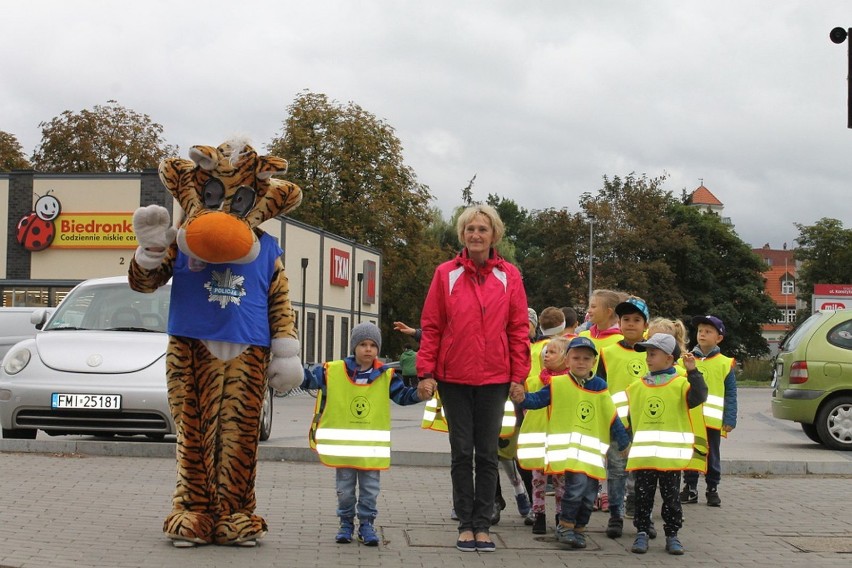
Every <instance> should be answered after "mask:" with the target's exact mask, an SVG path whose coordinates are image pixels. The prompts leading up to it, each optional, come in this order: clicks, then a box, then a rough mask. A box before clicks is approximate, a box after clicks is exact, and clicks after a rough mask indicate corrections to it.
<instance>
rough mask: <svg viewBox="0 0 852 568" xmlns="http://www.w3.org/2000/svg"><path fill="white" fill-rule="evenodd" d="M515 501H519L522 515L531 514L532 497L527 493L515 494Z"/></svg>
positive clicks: (519, 511) (519, 510)
mask: <svg viewBox="0 0 852 568" xmlns="http://www.w3.org/2000/svg"><path fill="white" fill-rule="evenodd" d="M515 501H517V502H518V513H520V514H521V516H522V517H526V516H527V515H529V514H530V511H531V510H532V505H530V498H529V497H527V494H526V493H521V494H520V495H515Z"/></svg>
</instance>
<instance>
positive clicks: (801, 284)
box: [795, 218, 852, 313]
mask: <svg viewBox="0 0 852 568" xmlns="http://www.w3.org/2000/svg"><path fill="white" fill-rule="evenodd" d="M796 228H797V229H798V230H799V237H798V238H797V239H796V243H797V248H796V251H795V256H796V260H798V261H801V263H802V264H801V266H800V267H799V270H798V282H797V284H796V286H797V288H798V296H799V299H800V300H803V301H804V302H805V304H806V305H807V306H808V313H810V304H811V295H812V294H813V293H814V284H847V283H852V230H849V229H844V228H843V223H842V222H841V221H839V220H837V219H828V218H823V219H820V220H819V221H817V222H816V223H815V224H813V225H810V226H807V225H800V224H799V223H796Z"/></svg>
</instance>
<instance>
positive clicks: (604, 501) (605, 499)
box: [601, 491, 609, 513]
mask: <svg viewBox="0 0 852 568" xmlns="http://www.w3.org/2000/svg"><path fill="white" fill-rule="evenodd" d="M601 511H603V512H604V513H609V496H608V495H607V494H606V491H604V492H602V493H601Z"/></svg>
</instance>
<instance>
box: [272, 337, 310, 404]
mask: <svg viewBox="0 0 852 568" xmlns="http://www.w3.org/2000/svg"><path fill="white" fill-rule="evenodd" d="M271 351H272V360H270V361H269V366H268V367H267V368H266V377H267V378H268V379H269V386H271V387H272V388H274V389H275V390H276V391H278V392H282V393H283V392H287V391H290V390H293V389H294V388H296V387H298V386H299V385H301V384H302V380H303V379H304V377H305V369H304V367H302V361H301V359H299V351H300V347H299V341H298V340H296V339H292V338H289V337H284V338H281V339H273V340H272V349H271Z"/></svg>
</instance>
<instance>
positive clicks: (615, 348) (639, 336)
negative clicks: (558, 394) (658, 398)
mask: <svg viewBox="0 0 852 568" xmlns="http://www.w3.org/2000/svg"><path fill="white" fill-rule="evenodd" d="M615 313H616V315H617V316H618V326H619V329H620V330H621V335H623V336H624V338H623V339H622V340H621V341H619V342H618V343H615V344H613V345H609V346H607V347H604V348H603V349H602V350H601V359H600V362H599V363H598V376H600V377H601V378H602V379H604V380H605V381H606V384H607V388H608V389H609V393H610V394H611V395H612V400H613V402H614V403H615V409H616V411H617V412H618V416H619V418H621V420H622V421H623V422H624V423H625V424H627V387H628V386H630V384H631V383H633V382H634V381H638V380H639V379H641V378H642V377H644V376H645V374H646V373H647V372H648V365H647V364H646V363H645V354H644V353H640V352H638V351H636V350H635V349H633V346H634V345H636V344H637V343H639V342H640V341H642V340H643V339H645V330H647V329H648V320H649V319H650V314H649V313H648V305H647V304H646V303H645V300H643V299H642V298H637V297H636V296H631V297H629V298H627V300H625V301H623V302H621V303H620V304H618V305H617V306H616V307H615ZM626 463H627V462H626V460H625V458H624V456H622V455H621V454H620V452H617V451H615V448H613V447H610V448H609V452H607V456H606V485H607V492H608V494H609V522H608V524H607V527H606V535H607V536H608V537H610V538H618V537H620V536H621V535H622V534H623V529H624V502H625V501H624V495H625V492H626V491H627V490H628V488H629V489H630V493H633V483H632V481H633V480H632V476H629V475H628V474H627V470H626V469H625V465H626Z"/></svg>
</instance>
